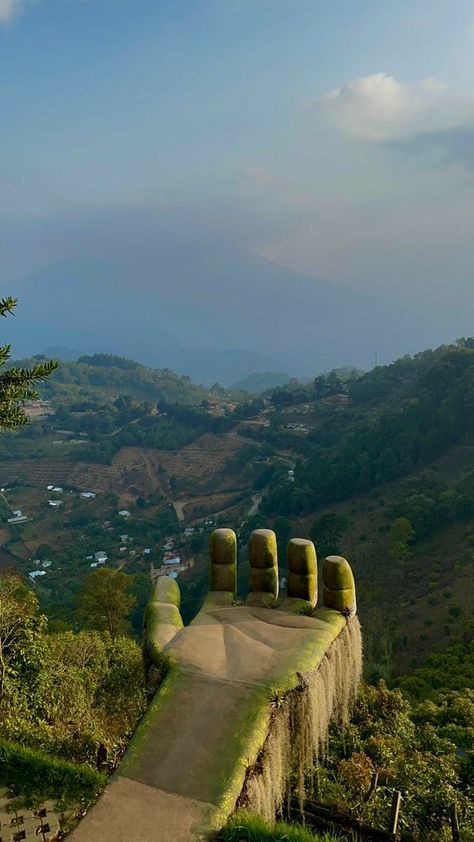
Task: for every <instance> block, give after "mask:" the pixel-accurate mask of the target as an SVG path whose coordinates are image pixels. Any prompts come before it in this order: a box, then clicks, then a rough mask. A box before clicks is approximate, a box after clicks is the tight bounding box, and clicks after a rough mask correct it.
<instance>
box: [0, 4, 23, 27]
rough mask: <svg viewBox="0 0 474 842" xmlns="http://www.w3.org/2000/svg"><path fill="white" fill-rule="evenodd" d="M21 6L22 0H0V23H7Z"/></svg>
mask: <svg viewBox="0 0 474 842" xmlns="http://www.w3.org/2000/svg"><path fill="white" fill-rule="evenodd" d="M21 7H22V0H0V24H6V23H9V22H10V21H11V20H12V19H13V18H14V16H15V15H16V14H18V12H19V11H20V9H21Z"/></svg>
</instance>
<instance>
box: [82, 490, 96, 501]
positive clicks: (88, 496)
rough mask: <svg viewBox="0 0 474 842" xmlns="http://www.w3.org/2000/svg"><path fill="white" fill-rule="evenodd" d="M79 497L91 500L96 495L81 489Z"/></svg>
mask: <svg viewBox="0 0 474 842" xmlns="http://www.w3.org/2000/svg"><path fill="white" fill-rule="evenodd" d="M79 497H82V499H83V500H93V499H94V497H96V495H95V494H93V492H92V491H82V492H81V494H80V495H79Z"/></svg>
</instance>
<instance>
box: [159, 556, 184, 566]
mask: <svg viewBox="0 0 474 842" xmlns="http://www.w3.org/2000/svg"><path fill="white" fill-rule="evenodd" d="M163 561H164V563H165V564H181V557H180V556H179V555H177V556H174V557H173V558H165V559H163Z"/></svg>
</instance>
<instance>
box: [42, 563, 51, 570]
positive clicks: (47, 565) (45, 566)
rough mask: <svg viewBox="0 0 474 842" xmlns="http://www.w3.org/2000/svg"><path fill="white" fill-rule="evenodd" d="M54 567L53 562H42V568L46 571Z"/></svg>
mask: <svg viewBox="0 0 474 842" xmlns="http://www.w3.org/2000/svg"><path fill="white" fill-rule="evenodd" d="M52 566H53V562H52V561H42V562H41V567H43V568H44V569H45V570H47V569H48V567H52Z"/></svg>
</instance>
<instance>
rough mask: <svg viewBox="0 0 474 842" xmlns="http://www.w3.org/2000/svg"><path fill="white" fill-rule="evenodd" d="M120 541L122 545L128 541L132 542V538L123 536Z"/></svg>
mask: <svg viewBox="0 0 474 842" xmlns="http://www.w3.org/2000/svg"><path fill="white" fill-rule="evenodd" d="M120 540H121V542H122V544H126V543H127V541H129V540H130V538H129V537H128V535H121V536H120Z"/></svg>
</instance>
